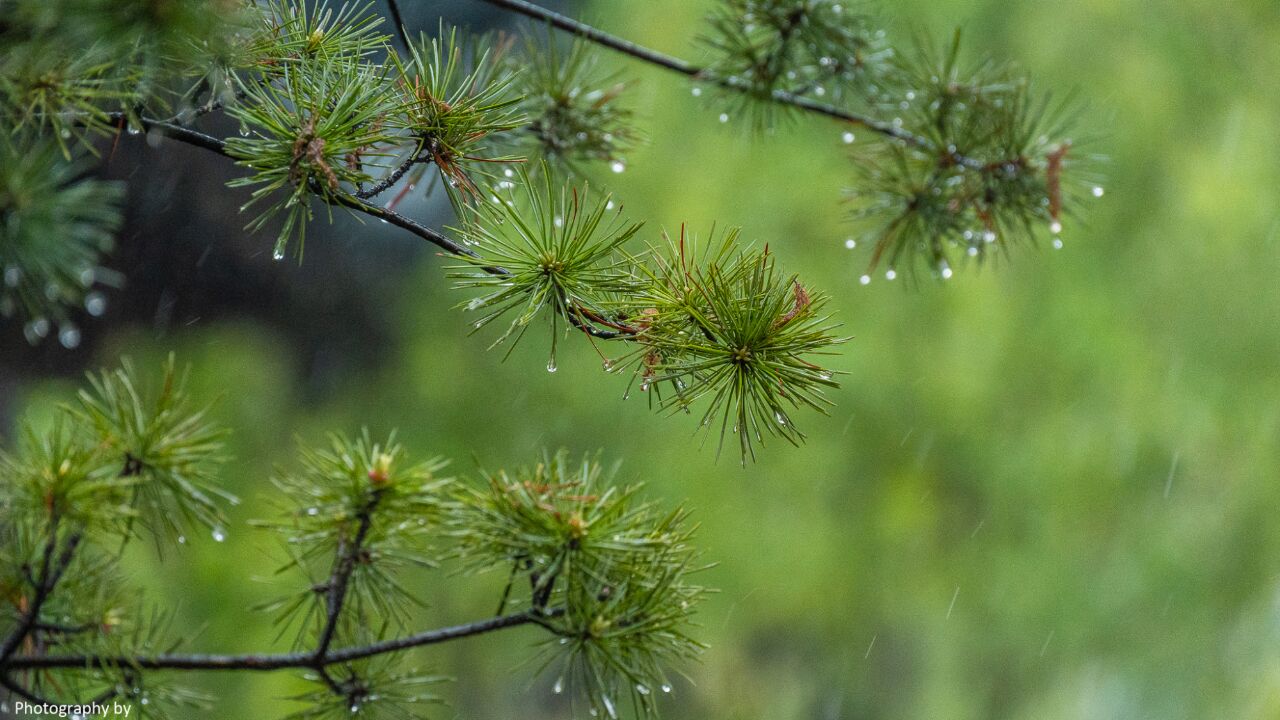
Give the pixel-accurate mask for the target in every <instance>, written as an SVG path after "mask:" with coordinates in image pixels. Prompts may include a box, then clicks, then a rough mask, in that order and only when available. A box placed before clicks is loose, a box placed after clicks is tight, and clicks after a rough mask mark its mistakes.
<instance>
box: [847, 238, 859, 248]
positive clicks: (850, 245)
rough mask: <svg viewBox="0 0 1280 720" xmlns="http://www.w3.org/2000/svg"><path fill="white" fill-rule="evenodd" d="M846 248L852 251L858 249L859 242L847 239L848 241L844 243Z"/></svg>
mask: <svg viewBox="0 0 1280 720" xmlns="http://www.w3.org/2000/svg"><path fill="white" fill-rule="evenodd" d="M844 246H845V247H846V248H848V249H850V250H852V249H854V248H856V247H858V241H857V240H854V239H853V238H849V239H847V240H845V241H844Z"/></svg>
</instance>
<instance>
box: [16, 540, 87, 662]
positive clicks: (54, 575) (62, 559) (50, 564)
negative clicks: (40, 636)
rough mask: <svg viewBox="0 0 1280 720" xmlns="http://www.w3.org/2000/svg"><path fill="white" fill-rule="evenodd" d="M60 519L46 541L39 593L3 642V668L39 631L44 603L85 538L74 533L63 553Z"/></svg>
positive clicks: (39, 580) (37, 592) (36, 588)
mask: <svg viewBox="0 0 1280 720" xmlns="http://www.w3.org/2000/svg"><path fill="white" fill-rule="evenodd" d="M57 518H58V516H57V515H54V519H53V521H51V522H50V525H49V537H48V540H47V541H46V543H45V547H44V553H43V555H42V559H41V568H40V574H39V575H38V576H37V584H36V586H35V588H34V590H35V594H34V595H33V596H32V598H31V602H30V604H29V605H28V607H27V610H26V612H25V613H23V615H22V618H21V619H20V620H19V621H18V625H17V627H15V628H14V629H13V631H12V632H10V633H9V636H8V637H7V638H5V641H4V644H3V645H0V669H3V667H4V663H5V661H7V660H9V658H10V657H12V656H13V653H14V652H15V651H16V650H17V649H18V646H19V645H21V644H22V642H23V641H24V640H26V639H27V637H28V636H29V635H30V634H31V633H32V632H33V631H34V630H35V628H36V625H37V624H38V623H39V621H40V611H41V609H43V608H44V604H45V603H46V602H47V601H48V600H49V597H50V596H51V595H52V594H53V591H54V589H55V588H56V587H57V585H58V582H59V581H61V580H62V575H63V573H65V572H66V571H67V567H68V566H70V565H71V560H72V558H73V557H74V556H75V552H76V548H77V547H79V545H80V540H81V539H82V538H83V537H84V536H83V534H82V533H80V532H79V531H77V532H74V533H72V534H71V536H70V537H68V538H67V541H66V543H65V544H64V545H63V547H62V550H61V552H59V551H58V524H59V523H58V522H57Z"/></svg>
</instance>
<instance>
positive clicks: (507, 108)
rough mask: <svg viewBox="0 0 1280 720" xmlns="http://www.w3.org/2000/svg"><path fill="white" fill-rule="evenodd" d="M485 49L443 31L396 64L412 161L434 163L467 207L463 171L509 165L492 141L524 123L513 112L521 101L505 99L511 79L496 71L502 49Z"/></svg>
mask: <svg viewBox="0 0 1280 720" xmlns="http://www.w3.org/2000/svg"><path fill="white" fill-rule="evenodd" d="M487 45H488V43H487V42H486V41H485V40H483V39H465V38H463V37H462V36H460V35H459V33H458V31H457V29H456V28H449V29H448V30H446V29H445V28H444V27H441V29H440V35H439V37H437V38H428V37H427V36H425V35H421V36H419V39H418V42H417V43H414V44H411V45H410V46H409V58H408V60H407V61H406V62H404V63H397V65H398V68H397V69H398V72H399V85H400V88H401V91H402V92H403V93H404V95H405V101H404V105H403V108H404V109H403V119H402V121H401V122H402V124H403V126H404V128H405V130H407V131H408V133H409V134H410V135H411V136H412V138H413V139H414V140H415V141H416V144H415V146H414V147H413V149H412V151H411V157H412V158H420V159H421V160H422V161H429V162H431V163H433V164H434V165H435V166H436V169H437V170H438V171H439V172H440V175H441V176H442V177H443V178H444V180H445V182H446V183H447V184H448V185H449V186H450V187H451V188H455V189H457V190H458V191H459V193H460V195H461V197H462V198H464V199H467V200H470V199H474V197H475V196H476V195H477V194H478V192H479V188H478V186H477V185H476V183H475V181H474V180H472V178H471V174H472V173H471V171H470V170H469V168H470V167H471V166H473V165H475V164H476V163H484V162H504V161H511V160H514V159H515V158H509V157H498V156H495V155H493V154H492V147H493V144H494V139H495V136H498V135H500V134H502V133H508V132H510V131H512V130H514V129H516V128H519V127H521V126H522V125H524V123H525V118H524V117H523V116H522V115H521V114H520V113H519V112H518V111H517V110H516V108H515V106H516V104H517V103H518V102H519V97H514V96H513V95H512V94H511V83H512V76H511V75H510V74H505V73H502V72H501V71H500V69H501V68H502V67H503V60H502V56H503V54H504V53H505V52H506V44H505V43H499V44H497V45H495V46H493V47H492V49H490V48H488V47H486V46H487Z"/></svg>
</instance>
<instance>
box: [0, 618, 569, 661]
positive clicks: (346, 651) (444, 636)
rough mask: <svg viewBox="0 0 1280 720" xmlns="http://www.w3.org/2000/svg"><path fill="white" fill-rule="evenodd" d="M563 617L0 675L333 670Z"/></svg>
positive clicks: (494, 620)
mask: <svg viewBox="0 0 1280 720" xmlns="http://www.w3.org/2000/svg"><path fill="white" fill-rule="evenodd" d="M563 614H564V610H563V609H561V608H555V609H551V610H546V611H538V610H525V611H522V612H518V613H511V614H508V615H499V616H498V617H493V618H488V619H485V620H477V621H475V622H469V623H464V624H461V625H453V626H449V627H443V628H437V629H434V630H425V631H423V632H419V633H415V634H413V635H408V636H405V637H402V638H396V639H393V640H384V641H382V642H377V643H371V644H368V645H359V646H353V647H348V648H342V649H340V650H329V651H327V652H325V653H324V654H321V655H317V654H316V653H315V652H296V653H281V654H274V655H253V654H250V655H202V654H192V655H185V654H166V655H145V656H120V655H113V656H104V655H46V656H38V657H16V658H11V659H9V660H6V661H4V662H3V663H0V675H2V674H4V673H6V672H11V671H18V670H51V669H55V668H63V669H74V668H98V669H110V668H117V667H132V668H137V669H141V670H190V671H237V670H239V671H254V672H265V671H274V670H289V669H310V670H319V669H321V668H325V667H329V666H332V665H339V664H343V663H350V662H353V661H356V660H364V659H367V658H372V657H377V656H380V655H386V654H388V653H395V652H400V651H402V650H409V649H412V648H416V647H423V646H426V645H439V644H441V643H446V642H450V641H453V640H460V639H462V638H469V637H475V636H477V635H484V634H487V633H491V632H496V631H498V630H505V629H508V628H513V627H519V626H522V625H543V624H545V623H546V622H548V621H549V620H551V619H555V618H558V617H560V616H561V615H563Z"/></svg>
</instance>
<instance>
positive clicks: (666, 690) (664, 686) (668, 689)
mask: <svg viewBox="0 0 1280 720" xmlns="http://www.w3.org/2000/svg"><path fill="white" fill-rule="evenodd" d="M662 692H664V693H669V692H671V686H670V685H668V684H666V683H662Z"/></svg>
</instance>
